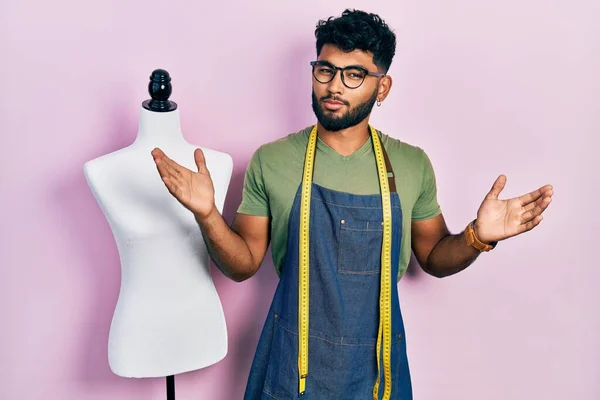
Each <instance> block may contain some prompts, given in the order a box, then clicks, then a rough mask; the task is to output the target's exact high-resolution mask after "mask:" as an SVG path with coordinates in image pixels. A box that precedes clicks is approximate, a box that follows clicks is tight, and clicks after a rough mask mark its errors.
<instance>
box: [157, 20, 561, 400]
mask: <svg viewBox="0 0 600 400" xmlns="http://www.w3.org/2000/svg"><path fill="white" fill-rule="evenodd" d="M315 36H316V47H317V60H315V61H313V62H312V63H311V65H312V74H313V92H312V106H313V110H314V113H315V115H316V117H317V121H318V123H317V124H316V126H315V127H312V126H311V127H308V128H306V129H303V130H301V131H300V132H297V133H294V134H291V135H288V136H286V137H284V138H282V139H280V140H277V141H275V142H272V143H268V144H265V145H263V146H261V147H260V148H259V149H258V150H257V151H256V152H255V153H254V155H253V157H252V160H251V161H250V164H249V166H248V169H247V171H246V176H245V181H244V190H243V200H242V204H241V205H240V207H239V209H238V213H237V215H236V217H235V219H234V221H233V223H232V226H231V229H230V228H229V227H228V225H227V224H226V222H225V221H224V220H223V218H222V217H221V216H220V215H219V213H218V211H217V210H216V208H215V205H214V199H213V198H214V190H213V186H212V181H211V178H210V172H209V171H208V169H207V168H206V165H205V162H204V156H203V154H202V152H201V151H200V150H199V149H198V150H196V152H195V160H196V164H197V167H198V171H197V172H195V171H190V170H188V169H186V168H183V167H182V166H180V165H178V164H177V163H175V162H173V161H172V160H171V159H169V158H168V157H167V156H166V155H165V154H164V153H163V152H162V151H161V150H160V149H155V150H153V152H152V155H153V157H154V159H155V162H156V165H157V168H158V171H159V173H160V175H161V177H162V179H163V181H164V183H165V185H166V187H167V188H168V190H169V191H170V192H171V193H172V194H173V195H174V196H175V197H176V198H177V199H178V200H179V201H180V202H181V203H182V204H183V205H184V206H185V207H187V208H188V209H189V210H190V211H192V212H193V213H194V215H195V216H196V220H197V222H198V224H199V226H200V228H201V230H202V233H203V235H204V238H205V241H206V244H207V246H208V248H209V252H210V254H211V257H212V258H213V260H214V261H215V263H216V265H217V266H218V268H219V269H220V270H221V271H222V272H223V273H224V274H225V275H226V276H228V277H229V278H231V279H233V280H235V281H238V282H240V281H243V280H245V279H248V278H250V277H251V276H253V275H254V274H255V273H256V271H257V270H258V268H259V266H260V265H261V263H262V261H263V258H264V255H265V252H266V250H267V247H268V245H269V243H271V244H272V252H273V259H274V263H275V267H276V268H277V272H278V274H279V276H280V281H279V284H278V287H277V290H276V293H275V296H274V298H273V302H272V304H271V309H270V310H269V314H268V317H267V321H266V323H265V325H264V328H263V331H262V335H261V338H260V341H259V344H258V347H257V350H256V354H255V357H254V362H253V364H252V369H251V371H250V376H249V378H248V384H247V388H246V395H245V398H246V399H259V398H261V399H265V398H267V399H291V398H297V396H298V395H299V394H304V395H305V396H304V398H306V399H309V400H310V399H354V398H356V399H367V398H376V399H378V398H394V399H412V389H411V383H410V373H409V368H408V362H407V358H406V346H405V341H404V326H403V323H402V316H401V313H400V305H399V300H398V295H397V285H396V284H395V283H396V282H397V280H399V279H400V278H401V277H402V275H403V273H404V272H405V271H406V268H407V266H408V262H409V259H410V253H411V249H412V250H413V251H414V254H415V256H416V258H417V260H418V261H419V264H420V265H421V267H422V268H423V269H424V270H425V271H427V272H428V273H429V274H431V275H433V276H436V277H445V276H448V275H452V274H455V273H457V272H459V271H461V270H463V269H465V268H467V266H469V265H470V264H471V263H472V262H473V261H474V260H475V259H476V258H477V256H478V255H479V254H480V253H481V252H482V251H489V250H491V249H492V248H493V247H494V246H495V245H496V243H497V242H498V241H500V240H504V239H507V238H509V237H512V236H515V235H518V234H521V233H523V232H526V231H529V230H531V229H533V228H534V227H535V226H537V225H538V224H539V223H540V221H541V220H542V216H541V214H542V212H543V211H544V210H545V209H546V208H547V207H548V205H549V204H550V201H551V198H552V194H553V191H552V187H551V186H550V185H545V186H542V187H541V188H539V189H537V190H535V191H533V192H531V193H528V194H525V195H523V196H520V197H517V198H513V199H509V200H500V199H498V195H499V194H500V192H501V191H502V189H503V188H504V185H505V183H506V178H505V177H504V176H500V177H498V178H497V179H496V181H495V182H494V184H493V186H492V188H491V190H490V192H489V193H487V195H486V196H485V198H484V200H483V202H482V203H481V206H480V208H479V210H478V211H477V218H476V219H475V220H474V221H473V222H472V223H470V224H469V225H467V228H465V231H464V232H461V233H459V234H454V235H453V234H451V233H450V232H449V231H448V228H447V226H446V223H445V222H444V217H443V215H442V212H441V210H440V206H439V204H438V202H437V194H436V183H435V175H434V171H433V168H432V165H431V163H430V161H429V158H428V157H427V155H426V154H425V152H424V151H423V150H421V149H420V148H418V147H414V146H411V145H409V144H406V143H403V142H401V141H399V140H397V139H394V138H392V137H390V136H387V135H385V134H383V133H381V132H377V131H375V130H374V129H371V127H370V125H369V117H370V113H371V110H372V108H373V106H374V104H375V103H377V105H378V106H379V105H381V103H382V102H383V101H384V100H385V99H386V97H387V96H388V94H389V92H390V89H391V87H392V78H391V77H390V76H389V75H387V71H388V69H389V67H390V64H391V62H392V58H393V56H394V53H395V46H396V39H395V35H394V34H393V33H392V31H391V30H390V29H389V28H388V26H387V25H386V24H385V22H384V21H382V20H381V18H379V16H377V15H375V14H368V13H365V12H362V11H351V10H346V11H345V12H344V13H343V14H342V16H341V17H338V18H329V19H328V20H326V21H320V22H319V23H318V25H317V28H316V31H315ZM313 128H314V129H313ZM311 138H312V139H311ZM311 140H314V142H313V143H312V144H311ZM378 143H380V147H376V146H379V145H378ZM311 146H312V147H311ZM315 148H316V150H314V149H315ZM378 149H379V150H378ZM312 151H314V156H311V154H313V153H311V152H312ZM307 159H308V163H307ZM376 161H377V162H376ZM310 168H312V170H310ZM307 170H308V174H307V177H308V178H307V179H308V180H305V181H304V182H305V183H303V173H305V172H306V171H307ZM386 179H387V180H386ZM303 188H304V189H303ZM305 189H306V190H309V189H310V196H308V197H307V195H306V194H305V193H304V190H305ZM306 193H308V192H306ZM384 193H385V194H386V196H382V194H384ZM388 193H389V195H388ZM386 197H387V199H386ZM388 200H389V202H388V203H386V201H388ZM306 201H308V202H309V206H308V210H309V211H307V209H306V208H303V202H306ZM385 204H388V206H386V205H385ZM304 207H306V205H304ZM386 207H387V208H386ZM386 210H387V211H386ZM386 212H387V213H388V214H387V217H386V216H385V215H386ZM304 216H307V217H306V219H307V221H308V220H309V222H307V224H308V227H309V228H308V229H307V227H306V225H302V224H303V218H304ZM386 224H390V225H386ZM388 226H389V227H390V228H389V229H388ZM386 232H387V233H386ZM307 234H308V235H307ZM386 235H387V236H386ZM301 240H306V243H308V249H307V250H304V249H303V248H300V249H299V247H302V246H300V245H299V244H300V243H301V242H300V241H301ZM382 243H383V244H382ZM386 243H389V247H386ZM382 246H384V247H383V248H382ZM386 248H387V250H385V249H386ZM384 250H385V251H388V253H385V251H384ZM308 251H309V252H310V253H307V252H308ZM303 252H304V253H303ZM303 254H304V255H305V257H307V256H306V254H310V256H309V257H308V259H305V261H302V256H303ZM382 254H383V255H384V256H385V254H387V256H386V257H389V258H385V260H389V262H382ZM304 264H308V265H309V267H306V266H305V265H304ZM307 268H309V269H307ZM390 269H391V271H390ZM307 270H308V271H310V273H309V274H308V275H304V276H306V277H308V278H307V282H306V283H308V285H306V283H303V285H304V286H299V280H300V278H299V276H302V275H299V274H302V273H305V272H302V271H307ZM384 271H387V272H385V273H386V274H387V275H384ZM389 274H391V275H389ZM382 276H383V277H384V278H385V277H386V276H389V281H392V282H393V283H394V284H392V285H389V282H388V283H387V285H388V286H387V287H389V290H391V296H390V299H389V302H388V305H387V307H389V308H388V309H386V308H382V307H384V305H382V304H384V302H383V301H380V300H381V299H382V298H383V296H384V295H385V293H384V290H382V288H383V287H386V286H385V285H386V281H385V279H384V278H382ZM394 277H395V278H396V280H393V279H394ZM304 287H307V289H302V290H306V292H301V293H307V294H308V298H307V300H306V303H304V304H305V305H304V306H305V307H307V308H306V310H305V311H306V316H304V314H303V313H300V315H299V307H303V306H302V303H301V300H299V296H300V298H302V294H301V293H299V290H300V289H299V288H304ZM308 288H309V289H308ZM390 304H391V305H390ZM386 310H389V311H386ZM386 312H389V314H385V313H386ZM385 315H387V316H388V317H389V318H387V319H386V318H384V317H385ZM302 318H306V324H307V325H302V326H304V327H305V328H303V329H306V331H307V333H306V336H304V335H300V336H299V333H300V332H303V331H301V330H300V329H299V325H300V324H301V323H304V322H302V321H303V319H302ZM386 321H387V322H386ZM308 324H309V325H308ZM386 324H387V325H386ZM385 329H388V330H389V332H388V333H386V334H385V335H387V336H385V338H383V337H384V336H383V335H384V334H383V333H382V332H383V331H385ZM382 330H383V331H382ZM302 337H307V338H308V339H307V340H308V341H307V345H306V348H304V350H302V351H304V352H306V351H307V356H306V358H303V357H302V354H299V349H301V348H302V346H304V345H301V343H302V340H301V338H302ZM386 340H387V344H388V347H385V345H384V347H383V348H382V347H381V344H382V343H386ZM299 341H300V342H299ZM386 352H387V357H388V359H387V361H385V360H386V358H385V357H386V354H385V353H386ZM303 354H304V353H303ZM307 366H308V367H307Z"/></svg>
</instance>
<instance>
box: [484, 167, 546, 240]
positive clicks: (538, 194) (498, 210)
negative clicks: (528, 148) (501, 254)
mask: <svg viewBox="0 0 600 400" xmlns="http://www.w3.org/2000/svg"><path fill="white" fill-rule="evenodd" d="M505 185H506V176H505V175H500V176H499V177H498V178H497V179H496V182H494V185H493V186H492V189H491V190H490V192H489V193H488V194H487V196H486V197H485V200H483V203H481V206H480V207H479V210H478V211H477V220H476V221H475V227H474V228H475V235H476V236H477V238H478V239H479V240H481V241H482V242H484V243H491V242H495V241H500V240H504V239H508V238H509V237H512V236H516V235H519V234H521V233H523V232H527V231H530V230H532V229H533V228H535V227H536V226H537V225H538V224H539V223H540V222H541V221H542V218H543V217H542V213H543V212H544V211H545V210H546V208H548V206H549V205H550V202H551V201H552V195H553V194H554V193H553V190H552V185H545V186H542V187H540V188H539V189H537V190H534V191H533V192H530V193H527V194H524V195H522V196H519V197H515V198H512V199H507V200H500V199H498V196H499V195H500V192H501V191H502V189H504V186H505Z"/></svg>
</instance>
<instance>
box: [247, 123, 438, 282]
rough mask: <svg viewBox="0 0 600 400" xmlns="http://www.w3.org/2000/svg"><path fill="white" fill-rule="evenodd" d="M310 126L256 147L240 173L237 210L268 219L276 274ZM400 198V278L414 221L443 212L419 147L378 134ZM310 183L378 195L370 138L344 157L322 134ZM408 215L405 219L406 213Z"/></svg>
mask: <svg viewBox="0 0 600 400" xmlns="http://www.w3.org/2000/svg"><path fill="white" fill-rule="evenodd" d="M311 129H312V126H309V127H307V128H305V129H303V130H301V131H299V132H297V133H293V134H290V135H288V136H286V137H284V138H281V139H279V140H276V141H274V142H271V143H267V144H264V145H262V146H260V148H259V149H258V150H256V152H255V153H254V154H253V156H252V159H251V160H250V164H249V165H248V168H247V170H246V175H245V178H244V188H243V193H242V203H241V204H240V206H239V208H238V213H241V214H250V215H257V216H266V217H270V219H271V252H272V255H273V262H274V265H275V268H276V270H277V274H278V275H281V268H282V266H283V261H284V258H285V251H286V245H287V232H288V219H289V213H290V210H291V208H292V204H293V202H294V197H295V195H296V192H297V190H298V186H299V185H300V184H301V182H302V171H303V169H304V156H305V154H306V145H307V143H308V137H309V134H310V132H311ZM380 134H381V142H382V144H383V146H384V147H385V149H386V151H387V153H388V156H389V159H390V162H391V164H392V167H393V169H394V175H395V179H396V187H397V191H398V195H399V196H400V202H401V203H402V214H403V216H404V218H403V224H402V247H401V249H400V265H399V268H398V280H400V278H401V277H402V276H403V275H404V272H406V268H407V267H408V263H409V262H410V255H411V244H410V238H411V235H410V227H411V219H412V221H418V220H424V219H428V218H432V217H434V216H436V215H438V214H440V213H441V209H440V206H439V204H438V201H437V189H436V182H435V174H434V171H433V167H432V165H431V162H430V160H429V157H428V156H427V154H426V153H425V152H424V151H423V150H422V149H420V148H419V147H416V146H412V145H409V144H407V143H404V142H401V141H400V140H398V139H394V138H391V137H389V136H387V135H385V134H383V133H381V132H380ZM313 182H314V183H316V184H317V185H320V186H323V187H326V188H328V189H332V190H337V191H341V192H348V193H352V194H379V193H380V190H379V178H378V175H377V166H376V164H375V153H374V152H373V145H372V142H371V140H370V139H369V140H367V141H366V142H365V144H364V145H363V146H362V147H361V148H359V149H358V150H356V151H355V152H354V153H352V154H350V155H349V156H343V155H341V154H339V153H338V152H336V151H335V150H333V149H332V148H331V147H329V146H328V145H327V144H326V143H325V142H323V141H322V140H321V139H320V138H319V139H318V140H317V150H316V156H315V162H314V174H313ZM409 215H410V216H411V218H407V216H409Z"/></svg>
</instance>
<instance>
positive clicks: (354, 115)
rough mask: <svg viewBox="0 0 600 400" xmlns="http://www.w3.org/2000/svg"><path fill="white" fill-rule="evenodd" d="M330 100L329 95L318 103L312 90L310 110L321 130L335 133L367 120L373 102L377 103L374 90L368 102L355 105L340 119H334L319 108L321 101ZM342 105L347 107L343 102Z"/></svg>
mask: <svg viewBox="0 0 600 400" xmlns="http://www.w3.org/2000/svg"><path fill="white" fill-rule="evenodd" d="M331 98H332V96H331V95H329V96H325V97H322V98H321V100H320V101H319V100H318V99H317V96H316V95H315V91H314V89H313V92H312V109H313V112H314V113H315V115H316V117H317V120H318V121H319V123H320V124H321V125H322V126H323V128H325V129H326V130H328V131H330V132H337V131H341V130H342V129H347V128H350V127H352V126H355V125H358V124H359V123H361V122H362V121H363V120H364V119H365V118H367V117H368V116H369V114H371V110H373V106H374V105H375V102H376V101H377V89H375V90H374V91H373V94H372V95H371V97H370V98H369V100H367V101H365V102H364V103H361V104H359V105H357V106H356V107H354V108H353V109H350V110H348V111H347V112H346V113H345V114H344V115H342V116H341V117H335V116H333V115H330V114H329V112H328V111H326V110H324V109H323V107H322V106H321V101H324V100H327V99H331ZM344 104H345V105H346V106H348V105H349V104H348V103H347V102H344Z"/></svg>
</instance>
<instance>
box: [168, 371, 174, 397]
mask: <svg viewBox="0 0 600 400" xmlns="http://www.w3.org/2000/svg"><path fill="white" fill-rule="evenodd" d="M167 400H175V376H174V375H169V376H167Z"/></svg>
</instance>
